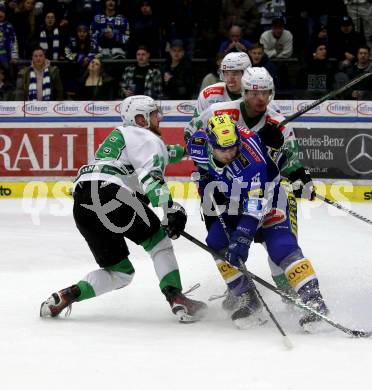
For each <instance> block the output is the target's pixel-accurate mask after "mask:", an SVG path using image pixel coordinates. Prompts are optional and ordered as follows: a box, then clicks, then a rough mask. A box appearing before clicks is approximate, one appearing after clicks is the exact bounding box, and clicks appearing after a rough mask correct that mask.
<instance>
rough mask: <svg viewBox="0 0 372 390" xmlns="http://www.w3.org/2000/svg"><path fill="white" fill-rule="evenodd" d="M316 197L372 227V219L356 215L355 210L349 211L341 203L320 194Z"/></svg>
mask: <svg viewBox="0 0 372 390" xmlns="http://www.w3.org/2000/svg"><path fill="white" fill-rule="evenodd" d="M315 196H316V197H317V198H318V199H320V200H322V201H323V202H325V203H328V204H330V205H331V206H334V207H336V208H338V209H339V210H342V211H344V212H345V213H348V214H350V215H352V216H353V217H355V218H358V219H360V220H361V221H364V222H366V223H369V224H370V225H372V221H371V220H370V219H368V218H366V217H363V215H360V214H358V213H356V212H355V211H353V210H349V209H347V208H346V207H344V206H342V205H341V204H340V203H337V202H334V201H333V200H331V199H328V198H326V197H324V196H322V195H319V194H316V195H315Z"/></svg>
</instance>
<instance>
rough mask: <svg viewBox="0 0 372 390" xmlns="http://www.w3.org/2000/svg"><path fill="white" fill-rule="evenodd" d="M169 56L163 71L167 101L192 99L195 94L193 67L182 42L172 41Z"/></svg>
mask: <svg viewBox="0 0 372 390" xmlns="http://www.w3.org/2000/svg"><path fill="white" fill-rule="evenodd" d="M169 55H170V57H169V58H168V59H167V60H166V62H165V64H164V66H163V70H162V74H163V81H164V84H163V92H164V95H165V97H166V98H167V99H175V100H181V99H182V100H183V99H191V97H192V94H193V92H194V83H193V73H192V66H191V62H190V61H189V60H188V58H187V57H186V56H185V50H184V46H183V42H182V41H181V40H179V39H176V40H174V41H172V43H171V46H170V50H169Z"/></svg>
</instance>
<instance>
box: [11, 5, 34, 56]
mask: <svg viewBox="0 0 372 390" xmlns="http://www.w3.org/2000/svg"><path fill="white" fill-rule="evenodd" d="M38 12H39V10H35V0H22V1H21V2H20V3H19V6H18V8H16V9H15V13H14V19H13V26H14V28H15V30H16V33H17V42H18V51H19V57H20V58H22V59H29V58H30V57H31V52H32V48H33V47H35V46H36V45H37V44H38V42H39V37H38V27H39V25H40V15H38Z"/></svg>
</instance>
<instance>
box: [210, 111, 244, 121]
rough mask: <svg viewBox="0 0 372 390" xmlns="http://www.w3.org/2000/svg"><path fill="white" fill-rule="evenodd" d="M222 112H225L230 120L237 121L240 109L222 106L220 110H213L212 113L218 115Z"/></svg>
mask: <svg viewBox="0 0 372 390" xmlns="http://www.w3.org/2000/svg"><path fill="white" fill-rule="evenodd" d="M222 114H227V115H228V116H229V117H230V118H231V120H233V121H234V122H237V121H238V120H239V116H240V111H239V110H238V109H236V108H222V109H221V110H215V111H214V112H213V115H216V116H219V115H222Z"/></svg>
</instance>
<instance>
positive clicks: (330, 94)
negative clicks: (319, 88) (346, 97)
mask: <svg viewBox="0 0 372 390" xmlns="http://www.w3.org/2000/svg"><path fill="white" fill-rule="evenodd" d="M371 75H372V72H367V73H364V74H362V75H361V76H359V77H356V78H354V79H353V80H351V81H350V82H348V83H347V84H345V85H344V86H343V87H340V88H339V89H336V91H332V92H330V93H327V94H326V95H324V96H323V97H321V98H320V99H318V100H315V102H313V103H311V104H309V105H308V106H305V107H304V108H302V109H301V110H299V111H297V112H295V113H294V114H292V115H290V116H288V117H287V118H286V119H284V121H282V122H280V125H279V126H285V125H286V124H287V123H288V122H292V121H293V120H294V119H296V118H298V117H299V116H301V115H302V114H305V113H306V112H308V111H310V110H311V109H313V108H314V107H316V106H319V104H321V103H323V102H325V101H326V100H329V99H332V98H333V97H335V96H337V95H339V94H340V93H342V92H345V91H346V90H347V89H349V88H350V87H352V86H353V85H355V84H358V83H360V82H361V81H362V80H364V79H366V78H367V77H369V76H371Z"/></svg>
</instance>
